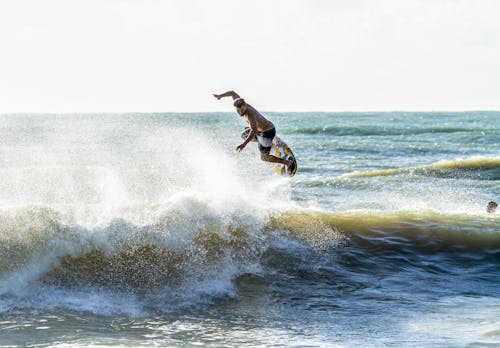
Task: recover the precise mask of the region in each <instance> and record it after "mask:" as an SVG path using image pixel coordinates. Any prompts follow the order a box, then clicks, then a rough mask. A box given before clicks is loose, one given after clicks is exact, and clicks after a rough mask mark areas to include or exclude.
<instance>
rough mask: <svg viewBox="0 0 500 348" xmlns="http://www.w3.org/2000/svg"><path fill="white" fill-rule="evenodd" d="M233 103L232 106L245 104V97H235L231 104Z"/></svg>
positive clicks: (239, 106)
mask: <svg viewBox="0 0 500 348" xmlns="http://www.w3.org/2000/svg"><path fill="white" fill-rule="evenodd" d="M233 105H234V107H236V108H241V107H242V106H244V105H246V103H245V99H243V98H239V99H236V100H235V101H234V104H233Z"/></svg>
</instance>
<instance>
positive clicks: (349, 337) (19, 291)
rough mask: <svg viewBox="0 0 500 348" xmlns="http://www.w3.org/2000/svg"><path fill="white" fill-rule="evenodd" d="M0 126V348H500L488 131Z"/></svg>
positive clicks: (285, 118)
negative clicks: (270, 148) (262, 139)
mask: <svg viewBox="0 0 500 348" xmlns="http://www.w3.org/2000/svg"><path fill="white" fill-rule="evenodd" d="M266 116H268V118H269V119H271V120H272V121H273V122H274V123H275V125H276V128H277V132H278V135H279V136H280V137H281V138H282V139H284V140H285V141H286V142H287V143H288V145H289V146H290V147H291V148H292V149H293V151H294V153H295V155H296V157H297V159H298V165H299V170H298V172H297V174H296V175H295V177H293V178H285V177H279V176H277V175H275V174H274V173H273V166H272V165H269V164H266V163H263V162H261V161H260V160H259V158H258V150H257V147H256V146H255V144H253V143H251V144H249V145H248V147H247V148H246V149H245V150H244V151H243V152H242V153H237V152H236V151H235V147H236V146H237V145H238V144H239V143H240V141H241V140H240V133H241V132H242V131H243V128H244V126H245V124H244V122H243V121H242V120H241V118H240V117H239V116H237V114H236V113H198V114H182V113H180V114H172V113H169V114H102V115H101V114H83V115H81V114H72V115H42V114H38V115H1V116H0V119H1V122H0V142H1V146H0V161H1V163H2V166H1V169H0V170H1V175H2V180H1V181H0V240H1V245H2V246H1V247H0V346H35V345H36V346H42V347H44V346H61V347H66V346H74V347H79V346H89V345H95V346H133V347H138V346H141V347H142V346H144V347H150V346H198V345H205V346H213V347H219V346H234V347H240V346H248V347H254V346H334V347H358V346H367V347H382V346H397V347H443V346H447V347H448V346H449V347H465V346H467V347H476V346H477V347H483V346H497V345H500V331H499V327H500V320H499V318H500V271H499V266H500V218H499V216H500V215H499V214H500V213H498V212H497V213H494V214H488V213H487V212H486V204H487V203H488V201H491V200H496V201H499V200H500V198H499V197H500V112H460V113H451V112H450V113H446V112H440V113H432V112H429V113H410V112H391V113H267V114H266Z"/></svg>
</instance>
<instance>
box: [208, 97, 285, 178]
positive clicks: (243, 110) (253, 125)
mask: <svg viewBox="0 0 500 348" xmlns="http://www.w3.org/2000/svg"><path fill="white" fill-rule="evenodd" d="M214 97H215V98H217V99H221V98H224V97H232V98H233V100H234V104H233V105H234V106H235V107H236V111H237V112H238V114H239V115H240V116H241V117H243V118H244V119H245V121H246V122H247V123H248V124H249V125H250V133H249V134H248V137H247V138H246V139H245V141H244V142H243V143H241V144H240V145H238V146H237V147H236V151H242V150H243V149H244V148H245V146H247V144H248V143H249V142H251V141H252V140H253V139H255V137H256V136H257V142H258V143H259V150H260V158H261V159H262V160H263V161H265V162H272V163H281V164H284V165H285V166H286V167H285V168H286V171H287V172H290V168H289V167H290V165H291V164H292V162H291V161H287V160H285V159H282V158H279V157H276V156H273V155H270V154H269V151H271V145H272V143H273V139H274V136H275V135H276V129H275V128H274V125H273V123H272V122H271V121H269V120H267V119H266V118H265V117H264V116H262V114H261V113H260V112H258V111H257V110H255V108H254V107H253V106H251V105H250V104H247V103H246V102H245V100H244V99H243V98H240V96H239V95H238V94H236V92H234V91H229V92H226V93H223V94H214Z"/></svg>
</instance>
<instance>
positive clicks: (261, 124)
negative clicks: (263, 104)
mask: <svg viewBox="0 0 500 348" xmlns="http://www.w3.org/2000/svg"><path fill="white" fill-rule="evenodd" d="M251 116H253V117H255V121H256V123H257V132H265V131H267V130H269V129H271V128H274V124H273V123H272V122H271V121H269V120H267V119H266V118H265V117H264V116H262V115H261V114H260V112H258V111H257V110H256V109H255V108H254V107H253V106H251V105H249V104H247V111H246V113H245V115H243V118H244V119H245V121H246V122H247V123H248V124H250V121H249V120H248V117H251Z"/></svg>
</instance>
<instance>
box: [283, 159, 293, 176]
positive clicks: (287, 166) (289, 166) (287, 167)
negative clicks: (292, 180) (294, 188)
mask: <svg viewBox="0 0 500 348" xmlns="http://www.w3.org/2000/svg"><path fill="white" fill-rule="evenodd" d="M287 162H288V164H285V173H286V174H288V175H290V174H291V173H292V164H293V162H292V161H287Z"/></svg>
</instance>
